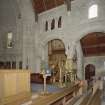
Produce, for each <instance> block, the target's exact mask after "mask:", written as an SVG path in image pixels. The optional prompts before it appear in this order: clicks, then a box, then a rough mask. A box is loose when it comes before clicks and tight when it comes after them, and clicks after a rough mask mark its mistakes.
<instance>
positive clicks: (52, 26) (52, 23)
mask: <svg viewBox="0 0 105 105" xmlns="http://www.w3.org/2000/svg"><path fill="white" fill-rule="evenodd" d="M54 28H55V19H53V20H52V22H51V30H53V29H54Z"/></svg>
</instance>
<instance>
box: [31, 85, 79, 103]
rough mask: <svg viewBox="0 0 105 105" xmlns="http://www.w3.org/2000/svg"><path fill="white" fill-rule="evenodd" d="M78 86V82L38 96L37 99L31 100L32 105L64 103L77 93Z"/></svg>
mask: <svg viewBox="0 0 105 105" xmlns="http://www.w3.org/2000/svg"><path fill="white" fill-rule="evenodd" d="M79 88H80V87H79V84H76V85H74V86H72V87H70V88H67V89H64V90H63V91H61V92H58V93H52V94H51V95H46V96H39V97H38V98H37V99H35V100H33V104H32V105H64V104H65V103H68V101H70V100H72V99H73V98H74V97H75V96H76V95H77V94H78V92H79Z"/></svg>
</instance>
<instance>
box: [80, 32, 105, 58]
mask: <svg viewBox="0 0 105 105" xmlns="http://www.w3.org/2000/svg"><path fill="white" fill-rule="evenodd" d="M81 45H82V49H83V54H84V56H102V55H105V33H102V32H94V33H90V34H88V35H86V36H85V37H83V38H82V39H81Z"/></svg>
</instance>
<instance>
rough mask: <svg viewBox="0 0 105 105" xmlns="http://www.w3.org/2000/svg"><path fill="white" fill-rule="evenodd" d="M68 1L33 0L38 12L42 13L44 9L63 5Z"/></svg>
mask: <svg viewBox="0 0 105 105" xmlns="http://www.w3.org/2000/svg"><path fill="white" fill-rule="evenodd" d="M66 1H68V0H33V7H34V10H35V12H36V13H42V12H44V11H47V10H49V9H52V8H55V7H57V6H60V5H62V4H64V3H65V2H66ZM71 1H73V0H71Z"/></svg>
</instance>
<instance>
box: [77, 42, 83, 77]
mask: <svg viewBox="0 0 105 105" xmlns="http://www.w3.org/2000/svg"><path fill="white" fill-rule="evenodd" d="M76 51H77V77H78V78H79V79H83V75H84V74H83V52H82V48H81V44H80V41H79V42H77V45H76Z"/></svg>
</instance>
